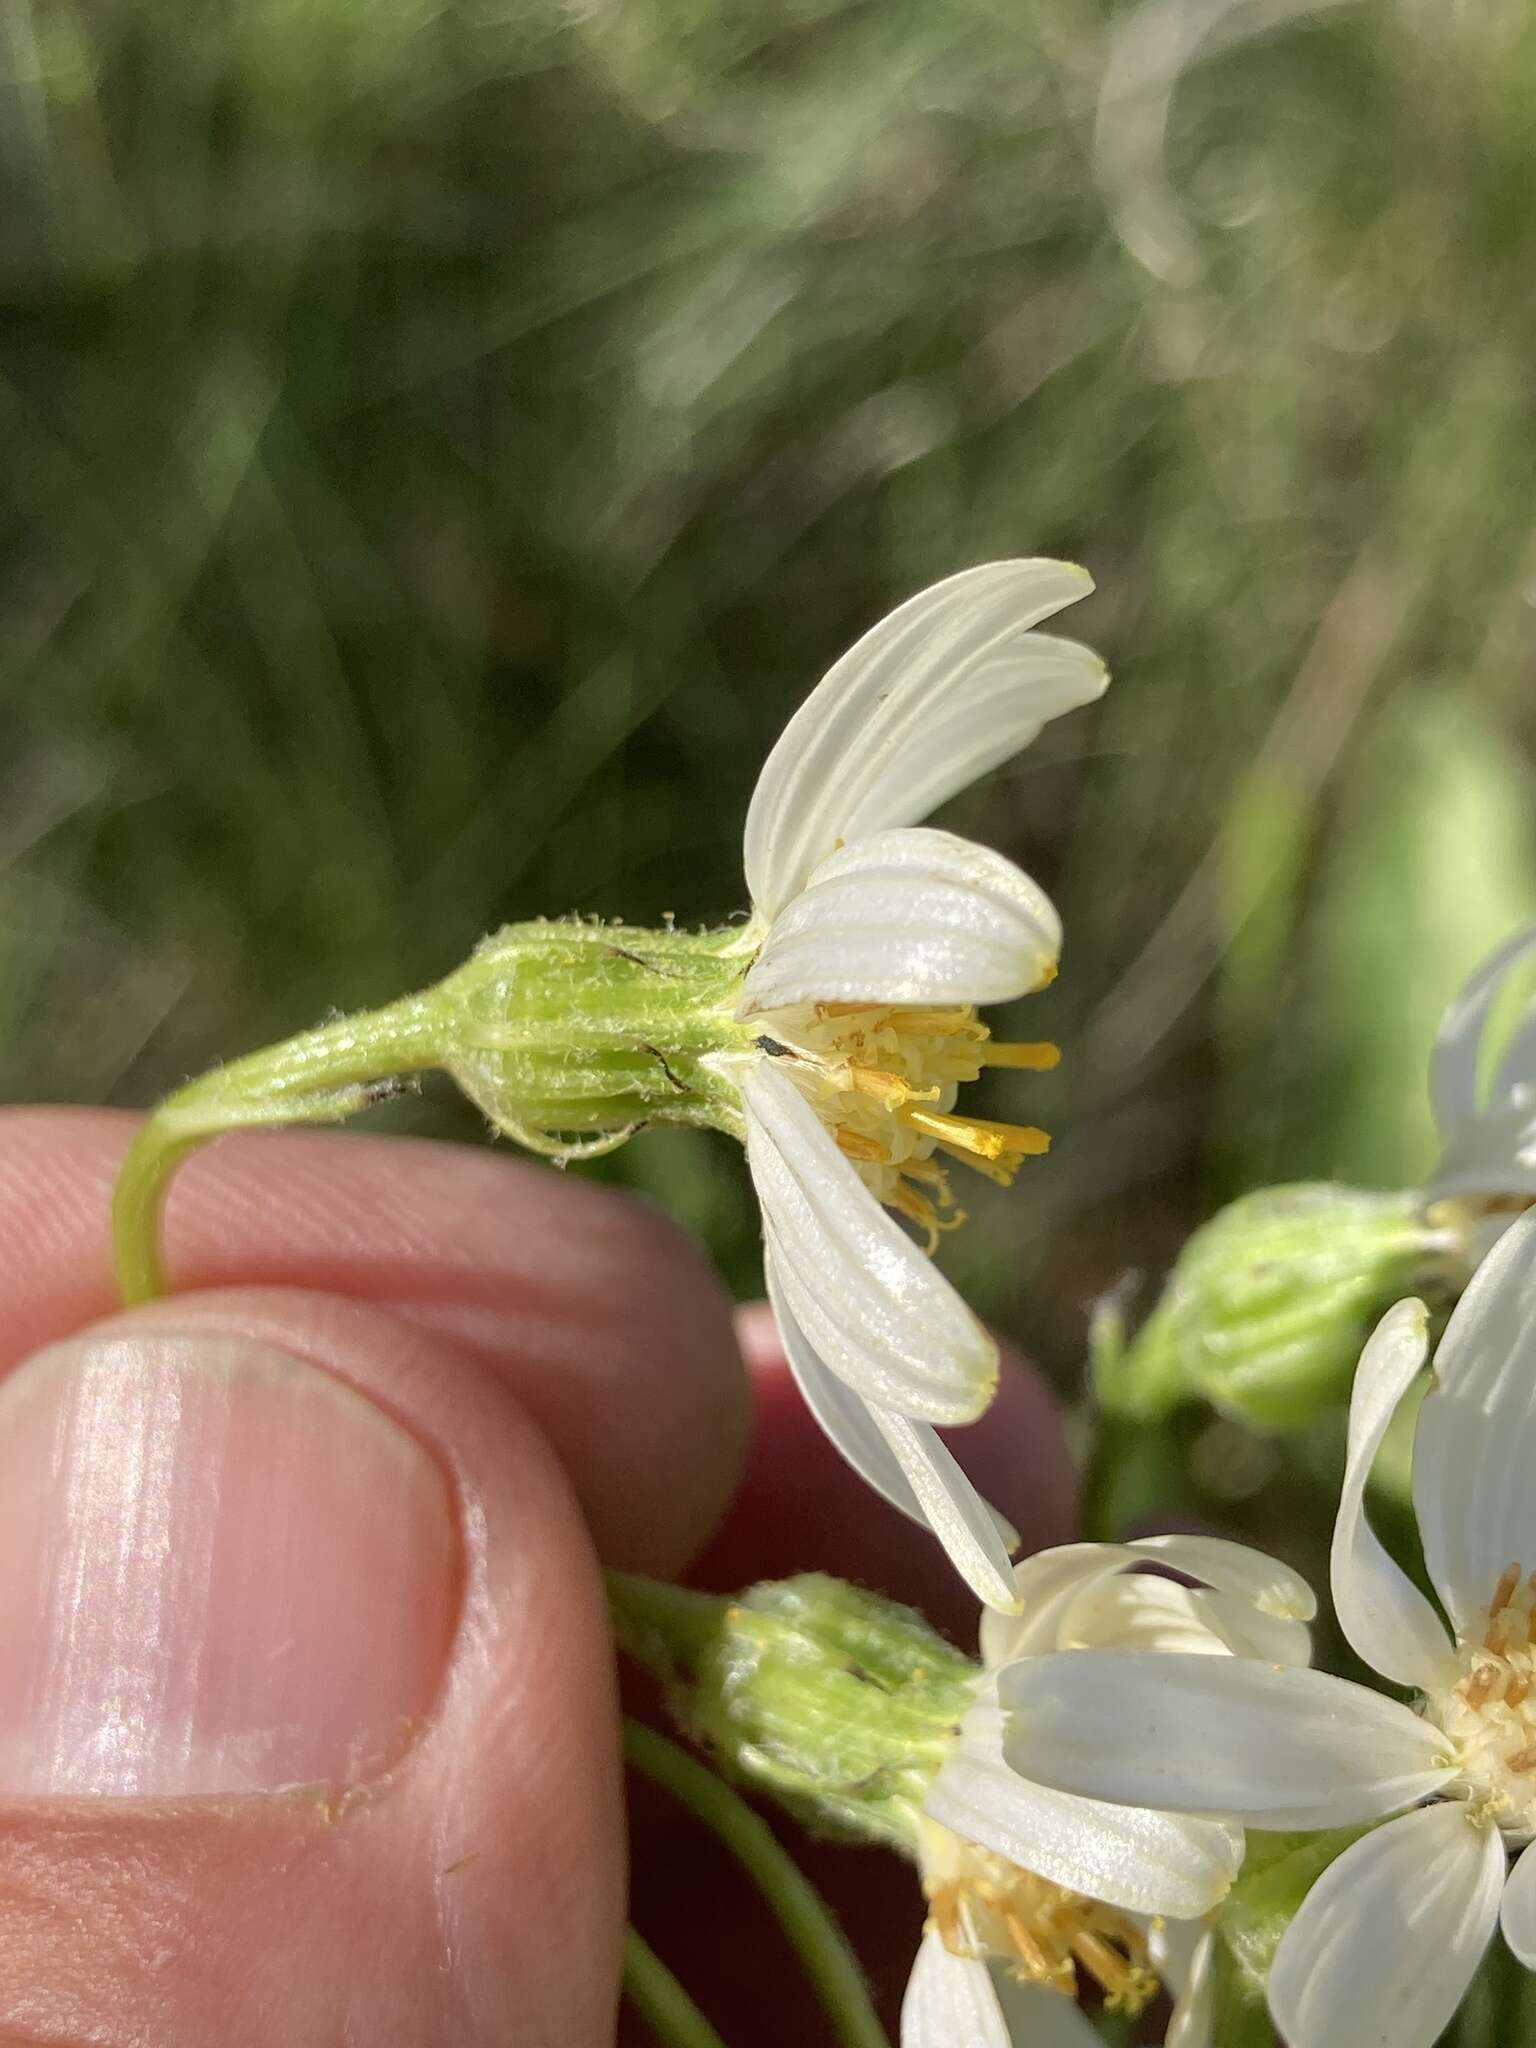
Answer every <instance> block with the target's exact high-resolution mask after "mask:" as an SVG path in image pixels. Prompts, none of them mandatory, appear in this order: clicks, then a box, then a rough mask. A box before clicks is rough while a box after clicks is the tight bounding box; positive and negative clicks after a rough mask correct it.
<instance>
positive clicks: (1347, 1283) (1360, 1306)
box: [1093, 1182, 1443, 1429]
mask: <svg viewBox="0 0 1536 2048" xmlns="http://www.w3.org/2000/svg"><path fill="white" fill-rule="evenodd" d="M1442 1248H1443V1233H1441V1232H1438V1231H1436V1230H1434V1229H1432V1228H1431V1226H1430V1225H1429V1224H1428V1223H1427V1222H1426V1221H1425V1219H1424V1216H1423V1213H1422V1207H1421V1198H1420V1197H1419V1196H1417V1195H1415V1194H1413V1193H1404V1194H1373V1193H1366V1192H1364V1191H1362V1190H1360V1189H1357V1188H1347V1187H1339V1186H1335V1185H1332V1184H1330V1183H1326V1182H1298V1183H1296V1184H1295V1185H1293V1186H1289V1187H1279V1188H1265V1189H1262V1190H1261V1191H1259V1192H1258V1193H1256V1194H1252V1195H1245V1196H1243V1197H1242V1198H1241V1200H1239V1201H1236V1202H1232V1203H1230V1204H1229V1205H1228V1206H1227V1207H1226V1208H1225V1209H1223V1210H1221V1211H1220V1212H1219V1213H1218V1214H1217V1215H1216V1216H1214V1217H1213V1218H1212V1219H1211V1221H1210V1222H1209V1223H1207V1224H1205V1225H1204V1226H1203V1227H1202V1228H1201V1229H1199V1230H1197V1231H1196V1232H1195V1234H1194V1236H1193V1237H1192V1238H1191V1239H1190V1240H1189V1242H1188V1244H1187V1245H1186V1246H1185V1247H1184V1250H1183V1252H1182V1253H1181V1254H1180V1256H1179V1261H1178V1264H1177V1265H1176V1266H1175V1267H1174V1270H1173V1273H1172V1275H1171V1277H1170V1278H1169V1280H1168V1283H1167V1285H1166V1286H1165V1287H1164V1289H1163V1293H1162V1297H1161V1299H1160V1300H1159V1301H1158V1303H1157V1306H1156V1307H1155V1308H1154V1309H1153V1311H1152V1313H1151V1315H1150V1316H1149V1317H1148V1318H1147V1320H1146V1322H1145V1323H1144V1324H1143V1326H1142V1328H1141V1329H1140V1331H1139V1332H1138V1333H1137V1335H1136V1336H1135V1338H1134V1339H1133V1340H1132V1341H1131V1342H1130V1343H1129V1344H1125V1343H1123V1342H1122V1341H1121V1338H1120V1329H1119V1319H1118V1310H1117V1309H1116V1308H1115V1307H1114V1306H1113V1305H1110V1306H1106V1307H1105V1308H1103V1309H1101V1311H1100V1313H1099V1314H1098V1316H1097V1317H1096V1318H1095V1327H1094V1332H1093V1351H1094V1365H1095V1373H1096V1379H1097V1387H1098V1395H1099V1400H1100V1402H1101V1405H1102V1406H1103V1407H1104V1408H1105V1410H1106V1411H1107V1412H1109V1413H1110V1414H1113V1415H1118V1416H1124V1417H1136V1416H1143V1417H1145V1416H1153V1415H1158V1414H1161V1413H1165V1412H1166V1411H1167V1410H1168V1409H1169V1408H1172V1407H1173V1406H1174V1405H1175V1404H1176V1403H1177V1402H1178V1401H1180V1400H1186V1399H1190V1398H1192V1397H1194V1398H1201V1399H1204V1400H1207V1401H1209V1402H1211V1404H1212V1405H1213V1406H1214V1407H1216V1408H1219V1409H1221V1410H1223V1411H1224V1412H1226V1413H1227V1414H1230V1415H1234V1416H1236V1417H1238V1418H1239V1419H1240V1420H1242V1421H1245V1422H1250V1423H1257V1424H1260V1425H1262V1426H1264V1427H1267V1428H1276V1429H1295V1428H1300V1427H1301V1426H1302V1425H1304V1424H1305V1423H1308V1422H1310V1421H1311V1420H1312V1419H1313V1418H1314V1417H1315V1416H1317V1415H1319V1414H1321V1413H1322V1412H1323V1411H1324V1410H1326V1409H1328V1408H1330V1407H1332V1406H1334V1405H1336V1404H1337V1403H1338V1402H1340V1401H1342V1400H1343V1399H1344V1398H1345V1396H1346V1394H1347V1392H1348V1388H1349V1381H1350V1375H1351V1374H1352V1372H1353V1371H1354V1367H1355V1362H1356V1360H1357V1358H1358V1357H1359V1353H1360V1346H1361V1344H1362V1343H1363V1342H1364V1338H1365V1333H1366V1329H1367V1326H1368V1324H1369V1322H1370V1320H1371V1318H1372V1317H1373V1316H1375V1315H1377V1314H1379V1313H1380V1312H1381V1310H1383V1309H1384V1308H1386V1307H1387V1306H1388V1305H1389V1304H1390V1303H1391V1302H1393V1301H1395V1300H1396V1299H1398V1297H1399V1296H1401V1295H1404V1294H1407V1293H1410V1292H1412V1291H1413V1289H1414V1287H1415V1285H1416V1284H1417V1283H1419V1282H1420V1281H1421V1280H1422V1278H1423V1276H1424V1274H1425V1271H1426V1268H1427V1267H1428V1266H1429V1265H1430V1263H1431V1260H1432V1258H1433V1255H1434V1254H1435V1253H1437V1252H1438V1251H1440V1250H1441V1249H1442Z"/></svg>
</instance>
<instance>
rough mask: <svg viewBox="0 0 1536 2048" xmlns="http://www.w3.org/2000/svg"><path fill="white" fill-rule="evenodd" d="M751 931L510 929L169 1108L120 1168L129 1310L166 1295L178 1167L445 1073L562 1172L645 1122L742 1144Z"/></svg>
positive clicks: (116, 1220) (343, 1113)
mask: <svg viewBox="0 0 1536 2048" xmlns="http://www.w3.org/2000/svg"><path fill="white" fill-rule="evenodd" d="M754 951H755V944H754V939H753V937H752V936H750V935H749V932H748V928H747V927H743V926H739V925H738V926H730V927H728V928H726V929H725V930H722V931H712V932H679V931H674V930H670V929H668V930H664V931H647V930H643V929H639V928H636V927H634V926H630V925H606V924H601V923H592V922H582V921H580V920H576V919H570V920H567V921H565V922H563V923H554V922H549V921H547V920H542V919H541V920H539V921H538V922H537V923H533V924H518V925H508V926H506V927H505V929H503V930H502V931H500V932H497V933H495V934H494V935H493V936H492V937H491V938H488V939H487V940H485V941H484V943H483V944H482V945H481V946H479V947H478V948H477V949H476V951H475V952H474V953H473V954H472V955H471V957H470V958H469V959H468V960H467V961H466V962H465V964H464V965H463V966H462V967H461V968H459V969H458V970H457V971H456V972H455V973H453V974H450V975H449V976H448V978H447V980H446V981H442V982H439V983H438V985H437V986H436V987H435V988H431V989H426V990H424V991H423V992H422V993H421V994H420V995H414V996H407V997H405V998H404V999H403V1000H401V1001H400V1002H396V1003H390V1004H388V1005H386V1007H385V1008H383V1009H381V1010H369V1011H365V1012H363V1013H362V1014H360V1015H357V1016H351V1017H338V1018H336V1019H335V1020H333V1021H332V1022H331V1023H329V1024H322V1025H320V1026H318V1027H317V1028H316V1029H315V1030H313V1031H305V1032H301V1033H300V1034H299V1036H298V1037H296V1038H290V1039H286V1040H284V1041H283V1043H282V1044H280V1045H274V1046H269V1047H267V1048H265V1049H264V1050H263V1051H261V1052H255V1053H250V1054H248V1055H247V1056H246V1057H245V1058H244V1059H238V1060H232V1061H231V1062H230V1063H229V1064H228V1065H227V1066H223V1067H218V1068H216V1069H215V1070H214V1071H213V1072H212V1073H211V1074H205V1075H203V1076H202V1077H201V1078H200V1079H198V1080H196V1081H190V1082H188V1083H187V1085H186V1086H185V1087H184V1088H179V1089H178V1090H177V1091H176V1092H175V1094H173V1095H170V1096H167V1098H166V1099H165V1101H164V1102H162V1103H161V1104H160V1105H159V1106H158V1108H157V1109H156V1110H155V1111H154V1112H153V1114H152V1115H151V1116H150V1117H149V1118H148V1120H147V1121H146V1122H145V1124H144V1125H143V1127H142V1129H141V1130H140V1133H139V1135H138V1137H137V1139H136V1140H135V1142H134V1144H133V1146H132V1148H131V1149H130V1151H129V1154H128V1157H127V1159H126V1160H125V1162H124V1165H123V1170H122V1174H121V1176H120V1178H119V1181H118V1186H117V1192H116V1195H115V1197H114V1203H113V1235H114V1239H115V1242H116V1246H117V1261H118V1277H119V1282H120V1285H121V1287H122V1291H123V1296H124V1299H125V1300H127V1301H130V1302H133V1301H144V1300H148V1299H149V1298H151V1297H152V1296H154V1295H156V1294H159V1293H161V1292H163V1291H164V1284H165V1283H164V1276H163V1274H162V1272H161V1268H160V1258H159V1246H158V1236H159V1218H160V1210H161V1207H162V1205H163V1202H164V1198H165V1191H166V1186H167V1184H168V1182H169V1179H170V1176H171V1174H172V1173H173V1172H174V1171H175V1168H176V1167H177V1165H178V1164H179V1163H180V1161H181V1160H182V1159H184V1158H185V1157H186V1156H187V1154H188V1153H189V1152H191V1151H192V1150H194V1149H195V1148H196V1147H197V1146H198V1145H201V1144H204V1143H206V1142H207V1141H208V1139H210V1138H214V1137H217V1136H219V1135H220V1133H222V1132H225V1131H232V1130H242V1129H251V1128H254V1127H258V1126H261V1125H270V1124H296V1123H336V1122H339V1121H340V1120H341V1119H342V1118H344V1117H348V1116H351V1115H353V1114H354V1113H355V1112H356V1111H357V1110H359V1109H364V1108H366V1107H367V1106H368V1105H369V1104H370V1103H372V1102H375V1101H378V1100H379V1099H380V1098H381V1097H382V1096H385V1095H388V1094H391V1093H394V1092H396V1091H398V1089H399V1088H400V1087H401V1086H402V1085H403V1082H404V1080H405V1078H406V1077H411V1076H415V1075H417V1074H419V1073H421V1072H423V1071H425V1070H426V1069H429V1068H433V1067H439V1068H442V1069H444V1070H445V1071H446V1072H447V1073H449V1074H451V1075H452V1076H453V1078H454V1079H455V1080H456V1081H457V1082H458V1084H459V1086H460V1087H461V1088H462V1089H463V1090H464V1092H465V1094H466V1095H468V1096H469V1097H470V1099H471V1100H472V1101H473V1102H474V1103H476V1104H477V1105H478V1107H479V1108H480V1109H482V1110H483V1111H484V1112H485V1114H486V1116H488V1117H489V1118H490V1120H491V1122H492V1123H493V1124H494V1125H495V1126H496V1128H497V1129H498V1130H500V1131H504V1132H506V1134H507V1135H508V1136H509V1137H512V1138H515V1139H516V1140H517V1141H518V1143H519V1144H521V1145H525V1146H527V1147H528V1148H529V1149H530V1150H532V1151H535V1152H542V1153H544V1154H545V1155H546V1156H548V1157H551V1158H554V1159H556V1160H559V1161H560V1162H561V1163H562V1164H563V1163H564V1162H565V1161H567V1160H570V1159H575V1158H593V1157H595V1156H596V1155H598V1154H599V1153H602V1152H607V1151H611V1150H612V1149H613V1148H614V1147H615V1146H616V1145H621V1144H622V1143H623V1142H624V1140H625V1139H626V1138H628V1137H630V1136H631V1135H632V1134H633V1133H634V1132H635V1131H637V1130H639V1129H640V1128H641V1126H642V1125H644V1124H650V1123H671V1124H694V1125H698V1124H709V1125H713V1126H714V1127H715V1128H717V1129H719V1130H723V1131H727V1132H730V1133H731V1134H732V1135H733V1136H736V1137H740V1136H741V1134H742V1120H741V1108H740V1103H739V1099H738V1096H737V1091H736V1088H735V1085H734V1081H733V1079H732V1068H733V1065H734V1061H735V1059H736V1058H737V1057H739V1056H740V1055H741V1054H742V1053H744V1052H746V1051H747V1050H748V1049H749V1047H750V1046H751V1044H752V1033H751V1031H750V1029H749V1028H748V1027H747V1026H745V1025H743V1024H740V1023H738V1022H737V1019H736V1003H737V999H738V997H739V994H740V989H741V982H742V978H743V976H744V975H745V973H746V971H747V968H748V967H749V966H750V965H751V961H752V957H753V953H754Z"/></svg>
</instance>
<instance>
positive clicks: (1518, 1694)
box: [1504, 1673, 1531, 1707]
mask: <svg viewBox="0 0 1536 2048" xmlns="http://www.w3.org/2000/svg"><path fill="white" fill-rule="evenodd" d="M1530 1690H1531V1681H1530V1680H1529V1679H1528V1678H1524V1677H1522V1676H1520V1674H1519V1673H1516V1675H1515V1676H1514V1677H1513V1678H1511V1680H1510V1681H1509V1683H1508V1685H1506V1686H1505V1688H1504V1704H1505V1706H1506V1707H1518V1706H1521V1705H1523V1704H1524V1702H1525V1701H1526V1699H1527V1698H1528V1697H1529V1696H1530Z"/></svg>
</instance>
